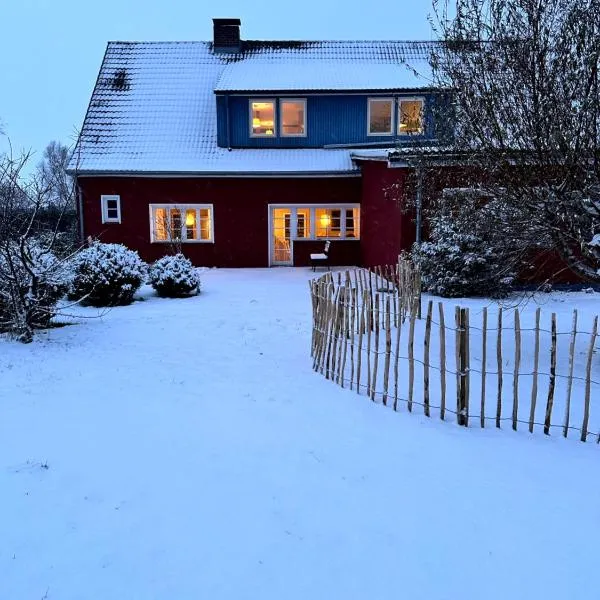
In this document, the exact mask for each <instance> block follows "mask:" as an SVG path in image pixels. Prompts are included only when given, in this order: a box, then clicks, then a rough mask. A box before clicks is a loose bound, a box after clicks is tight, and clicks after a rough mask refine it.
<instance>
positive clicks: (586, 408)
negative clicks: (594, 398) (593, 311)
mask: <svg viewBox="0 0 600 600" xmlns="http://www.w3.org/2000/svg"><path fill="white" fill-rule="evenodd" d="M597 334H598V317H595V318H594V327H593V328H592V335H591V337H590V347H589V349H588V355H587V365H586V370H585V404H584V407H583V424H582V425H581V441H582V442H585V440H586V439H587V434H588V431H587V428H588V421H589V418H590V388H591V385H592V360H593V358H594V345H595V344H596V335H597Z"/></svg>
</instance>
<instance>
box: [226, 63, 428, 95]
mask: <svg viewBox="0 0 600 600" xmlns="http://www.w3.org/2000/svg"><path fill="white" fill-rule="evenodd" d="M420 62H421V63H422V64H414V65H412V64H411V65H409V64H407V63H377V62H368V61H361V62H359V63H357V62H350V63H343V64H340V63H339V61H338V62H336V61H319V62H317V63H316V64H315V61H314V60H301V61H300V60H298V61H290V62H287V63H286V62H282V63H275V64H269V65H264V64H260V63H259V62H258V61H241V62H238V63H233V64H230V65H227V66H226V67H225V68H224V69H223V73H222V75H221V77H220V79H219V83H218V84H217V86H216V87H215V92H226V91H228V92H236V91H283V90H286V91H300V90H302V91H310V90H319V91H323V90H336V91H337V90H386V91H388V90H416V89H423V88H429V87H431V71H430V67H429V64H428V63H427V62H425V61H420Z"/></svg>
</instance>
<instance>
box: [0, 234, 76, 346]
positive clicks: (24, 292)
mask: <svg viewBox="0 0 600 600" xmlns="http://www.w3.org/2000/svg"><path fill="white" fill-rule="evenodd" d="M70 276H71V274H70V271H69V269H68V265H67V264H66V263H65V262H64V261H61V260H59V259H58V258H57V257H56V255H55V254H54V253H53V252H51V251H49V250H47V249H46V248H44V247H42V246H41V245H40V244H39V243H38V242H37V241H36V240H35V239H28V240H25V241H24V242H23V243H22V244H20V243H18V242H16V241H14V242H8V243H6V244H5V245H3V246H2V248H1V249H0V331H2V332H9V333H13V334H16V335H17V336H24V337H23V339H24V341H30V339H31V332H32V330H33V329H43V328H46V327H48V325H49V324H50V320H51V319H52V317H54V316H55V314H56V305H57V303H58V301H59V300H60V299H61V298H62V297H63V296H64V295H65V294H66V292H67V289H68V287H69V284H70ZM25 338H27V339H25Z"/></svg>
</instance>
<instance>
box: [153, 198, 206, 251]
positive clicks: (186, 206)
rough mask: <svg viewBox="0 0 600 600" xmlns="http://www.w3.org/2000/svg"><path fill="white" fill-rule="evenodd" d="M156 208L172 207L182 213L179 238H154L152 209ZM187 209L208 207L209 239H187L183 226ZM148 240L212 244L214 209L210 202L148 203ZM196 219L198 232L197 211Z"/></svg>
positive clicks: (156, 242) (169, 242)
mask: <svg viewBox="0 0 600 600" xmlns="http://www.w3.org/2000/svg"><path fill="white" fill-rule="evenodd" d="M157 208H166V209H169V210H170V209H173V208H178V209H179V210H180V211H181V212H183V214H184V218H183V219H182V225H181V234H182V235H181V238H182V239H174V240H157V239H155V238H154V233H155V232H154V211H155V210H156V209H157ZM188 209H195V210H196V211H200V210H201V209H208V210H209V211H210V212H209V214H210V239H209V240H201V239H197V240H188V239H187V235H186V234H187V228H186V226H185V211H187V210H188ZM149 210H150V242H151V243H152V244H214V243H215V211H214V207H213V205H212V204H177V203H173V204H150V205H149ZM196 218H197V219H198V233H200V227H199V226H200V215H199V214H198V213H197V217H196Z"/></svg>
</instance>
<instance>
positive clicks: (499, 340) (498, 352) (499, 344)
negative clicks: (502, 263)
mask: <svg viewBox="0 0 600 600" xmlns="http://www.w3.org/2000/svg"><path fill="white" fill-rule="evenodd" d="M496 361H497V364H498V398H497V401H496V427H498V428H499V427H500V418H501V416H502V307H500V308H499V309H498V338H497V339H496Z"/></svg>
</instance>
